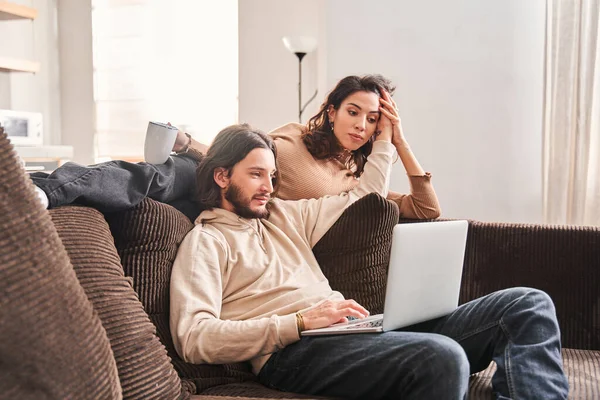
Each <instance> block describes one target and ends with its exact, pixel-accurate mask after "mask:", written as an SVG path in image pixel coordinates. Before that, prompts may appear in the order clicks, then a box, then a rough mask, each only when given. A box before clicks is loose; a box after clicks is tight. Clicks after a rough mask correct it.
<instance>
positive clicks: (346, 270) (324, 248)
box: [313, 193, 399, 314]
mask: <svg viewBox="0 0 600 400" xmlns="http://www.w3.org/2000/svg"><path fill="white" fill-rule="evenodd" d="M398 217H399V211H398V206H397V205H396V204H395V203H393V202H391V201H388V200H386V199H385V198H384V197H381V196H380V195H378V194H376V193H371V194H369V195H367V196H365V197H363V198H362V199H360V200H358V201H357V202H355V203H354V204H352V205H351V206H350V207H348V209H347V210H346V211H344V213H343V214H342V216H341V217H340V218H339V219H338V220H337V222H336V223H335V224H334V225H333V226H332V227H331V228H330V229H329V231H327V233H326V234H325V236H323V237H322V238H321V240H319V242H318V243H317V244H316V245H315V246H314V247H313V253H314V255H315V257H316V258H317V261H318V262H319V265H320V266H321V270H322V271H323V273H324V274H325V276H326V277H327V279H328V280H329V284H330V285H331V287H332V288H333V289H334V290H337V291H339V292H341V293H342V294H343V295H344V297H346V298H347V299H354V300H356V301H357V302H358V303H360V304H361V305H363V306H364V307H365V308H366V309H367V310H369V311H370V312H371V314H379V313H382V312H383V303H384V300H385V286H386V283H387V270H388V265H389V261H390V247H391V245H392V231H393V228H394V226H395V225H396V223H397V222H398Z"/></svg>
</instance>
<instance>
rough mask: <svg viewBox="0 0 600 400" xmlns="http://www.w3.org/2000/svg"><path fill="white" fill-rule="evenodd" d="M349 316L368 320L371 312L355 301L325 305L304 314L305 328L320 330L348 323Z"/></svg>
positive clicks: (329, 302)
mask: <svg viewBox="0 0 600 400" xmlns="http://www.w3.org/2000/svg"><path fill="white" fill-rule="evenodd" d="M347 316H350V317H355V318H366V317H368V316H369V312H368V311H367V310H366V309H365V308H364V307H363V306H361V305H360V304H358V303H357V302H356V301H354V300H342V301H332V300H326V301H324V302H323V303H321V304H319V305H317V306H316V307H314V308H311V309H309V310H307V311H304V312H302V319H303V320H304V328H305V329H306V330H309V329H319V328H325V327H327V326H330V325H333V324H337V323H342V322H348V318H346V317H347Z"/></svg>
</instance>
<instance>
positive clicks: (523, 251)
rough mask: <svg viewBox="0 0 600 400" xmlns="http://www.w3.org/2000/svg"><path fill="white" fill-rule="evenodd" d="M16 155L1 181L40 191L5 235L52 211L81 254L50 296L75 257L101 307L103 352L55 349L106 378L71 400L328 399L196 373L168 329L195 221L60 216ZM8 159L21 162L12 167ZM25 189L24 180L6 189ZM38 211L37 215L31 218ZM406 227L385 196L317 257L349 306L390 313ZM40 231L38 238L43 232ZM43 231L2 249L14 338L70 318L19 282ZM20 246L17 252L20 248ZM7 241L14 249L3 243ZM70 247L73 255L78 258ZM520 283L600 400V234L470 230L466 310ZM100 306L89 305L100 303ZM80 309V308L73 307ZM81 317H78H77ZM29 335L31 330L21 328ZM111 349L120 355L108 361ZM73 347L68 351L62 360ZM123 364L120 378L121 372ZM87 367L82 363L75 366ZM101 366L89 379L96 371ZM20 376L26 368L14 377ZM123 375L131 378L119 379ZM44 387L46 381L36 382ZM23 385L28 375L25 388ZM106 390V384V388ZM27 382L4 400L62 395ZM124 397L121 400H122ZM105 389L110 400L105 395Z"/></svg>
mask: <svg viewBox="0 0 600 400" xmlns="http://www.w3.org/2000/svg"><path fill="white" fill-rule="evenodd" d="M0 139H1V138H0ZM0 144H2V143H0ZM2 145H3V146H4V144H2ZM0 147H1V146H0ZM5 150H6V149H3V148H0V151H3V153H0V173H2V175H1V176H0V179H3V180H4V179H6V177H7V176H12V175H15V176H16V174H22V176H21V177H18V176H16V177H13V178H15V180H16V181H19V182H21V181H22V182H23V184H22V185H21V186H23V187H24V188H25V189H27V190H29V192H27V193H26V196H28V197H27V198H28V199H29V200H28V201H29V203H27V202H26V203H25V206H24V205H23V202H22V201H21V202H20V203H18V202H17V201H18V200H15V199H18V197H15V194H14V190H13V189H10V190H11V196H3V197H1V200H2V204H0V205H1V206H2V210H3V212H5V210H14V209H15V208H16V207H17V205H18V207H20V208H19V209H20V210H21V211H22V212H21V214H14V215H19V217H18V220H16V221H15V220H13V219H14V218H13V217H12V215H2V220H1V221H0V222H1V224H0V226H1V227H3V229H4V228H7V227H9V228H10V229H11V232H12V231H13V230H14V227H15V226H20V225H19V224H22V222H23V221H38V220H40V221H42V222H44V221H46V220H45V218H48V214H49V218H51V222H52V223H49V220H48V224H44V223H39V222H35V223H33V222H32V223H31V224H30V225H31V227H33V226H44V227H45V228H44V229H45V231H40V232H37V233H38V234H39V235H41V234H42V233H43V235H42V236H40V237H42V238H43V237H50V236H51V237H55V238H56V240H55V241H54V242H53V241H48V240H43V239H39V238H38V239H39V240H41V242H39V243H43V244H44V245H45V246H46V247H48V248H50V247H52V248H54V249H58V250H60V251H66V254H67V255H68V259H67V258H66V257H64V259H61V260H63V263H62V264H61V265H63V267H62V269H61V270H60V271H62V272H61V273H62V275H60V276H58V277H48V278H45V280H44V281H43V282H45V286H44V287H43V288H42V289H43V291H44V292H47V291H48V290H49V289H48V288H50V290H51V291H53V293H54V292H56V293H57V294H60V293H61V291H64V290H66V289H64V285H65V278H64V275H65V274H66V273H67V272H68V271H67V272H65V271H66V269H65V268H67V267H66V266H65V262H66V263H68V262H69V261H70V266H69V267H68V268H72V270H73V271H74V275H75V276H70V277H69V279H70V281H69V282H68V284H69V285H70V286H69V288H71V291H73V290H74V291H75V292H76V293H77V294H78V296H79V297H76V296H75V297H74V296H73V295H71V294H69V296H68V298H69V299H71V302H72V303H74V304H75V306H76V307H75V308H76V309H77V310H79V309H82V310H88V311H87V313H88V314H89V312H90V311H89V310H91V309H93V312H94V315H88V314H86V315H87V317H89V319H90V321H92V322H86V323H85V324H83V327H86V326H90V327H91V326H92V325H93V326H94V327H95V328H97V329H96V331H94V332H96V334H95V336H94V338H95V339H94V340H96V341H97V343H98V344H96V345H95V346H96V347H97V348H98V349H100V348H102V351H100V350H98V352H97V351H95V350H94V349H95V348H93V347H90V346H92V344H91V343H93V342H92V341H91V340H92V337H91V336H89V334H87V335H88V336H87V338H88V339H87V340H85V341H82V342H81V343H84V344H86V346H87V347H85V348H83V347H82V349H83V350H76V349H79V347H81V346H79V347H77V346H73V348H74V350H73V351H74V353H73V354H70V353H69V351H68V346H66V344H65V343H63V342H65V340H63V341H62V342H61V343H62V344H61V346H62V347H60V351H53V352H51V354H52V356H53V357H57V360H58V361H55V360H50V361H52V363H54V364H52V363H50V364H49V365H62V364H64V363H62V364H61V363H60V361H61V359H63V358H64V360H67V359H68V358H69V357H71V359H76V360H77V359H81V358H82V357H88V358H89V360H90V362H89V363H88V364H90V365H92V366H89V367H88V369H86V370H85V371H88V370H89V371H92V372H94V373H96V374H100V373H102V374H103V375H102V377H103V378H102V380H101V379H100V378H94V379H91V375H90V379H89V382H87V381H86V382H85V383H78V386H76V385H75V384H74V383H73V382H74V381H73V379H75V378H69V379H71V381H70V384H71V386H72V387H73V388H76V389H73V390H77V391H78V392H77V393H79V395H78V396H76V397H68V398H81V399H92V398H121V396H122V398H126V399H177V398H179V399H188V398H194V399H196V398H197V399H221V400H224V399H233V398H236V399H245V398H253V399H275V398H290V399H291V398H298V399H301V398H315V397H314V396H302V395H298V394H293V393H283V392H280V391H276V390H273V389H270V388H266V387H264V386H262V385H260V384H259V383H258V382H257V381H256V379H255V377H254V376H253V375H252V373H251V372H250V368H249V366H248V365H247V364H246V363H238V364H229V365H191V364H187V363H185V362H184V361H182V360H181V359H180V358H179V357H178V356H177V354H176V353H175V351H174V347H173V343H172V339H171V335H170V332H169V325H168V317H169V316H168V313H169V280H170V271H171V267H172V263H173V260H174V258H175V256H176V253H177V247H178V245H179V243H180V242H181V240H182V239H183V237H184V236H185V235H186V233H187V232H188V231H189V230H190V229H191V228H192V223H191V222H190V221H189V220H188V219H187V218H186V217H185V216H184V215H183V214H181V213H180V212H178V211H177V210H175V209H174V208H172V207H170V206H168V205H166V204H162V203H158V202H156V201H153V200H150V199H147V200H145V201H144V202H142V203H141V204H140V205H138V206H137V207H135V208H133V209H130V210H127V211H124V212H119V213H112V214H105V215H103V214H101V213H100V212H98V211H96V210H94V209H92V208H88V207H83V206H69V207H60V208H57V209H53V210H50V211H49V213H46V212H45V211H43V210H40V208H39V207H41V206H39V205H35V207H34V204H33V202H32V200H31V199H33V198H35V195H34V194H33V190H32V187H31V182H28V179H27V178H26V177H25V174H24V173H23V172H22V169H21V170H19V168H18V166H17V167H15V166H14V165H13V164H14V163H4V162H3V159H4V160H5V159H6V157H7V152H6V151H5ZM5 164H6V165H9V166H10V167H4V165H5ZM7 171H8V172H7ZM11 174H12V175H11ZM2 182H4V181H2ZM13 186H14V185H12V184H11V185H8V186H6V187H7V188H12V187H13ZM3 188H4V186H3ZM25 189H23V190H25ZM6 190H9V189H6ZM27 190H25V191H27ZM11 202H13V203H11ZM4 203H6V204H4ZM36 207H37V208H36ZM29 209H31V211H28V210H29ZM6 212H8V211H6ZM28 213H29V214H30V215H29V216H27V215H28ZM44 214H46V216H44ZM33 217H35V218H33ZM11 218H12V219H11ZM32 218H33V219H32ZM397 221H398V209H397V206H396V205H395V204H393V203H391V202H388V201H387V200H385V199H384V198H382V197H380V196H378V195H375V194H372V195H369V196H367V197H365V198H364V199H361V200H360V201H359V202H357V203H355V204H354V205H352V206H351V207H350V208H349V209H348V210H347V211H346V212H345V213H344V215H343V216H342V217H341V218H340V220H338V222H337V223H336V224H335V225H334V226H333V227H332V228H331V230H330V231H329V232H328V233H327V235H326V236H325V237H323V239H322V240H321V241H320V242H319V243H318V244H317V245H316V246H315V248H314V253H315V255H316V257H317V259H318V260H319V262H320V265H321V266H322V268H323V271H324V273H325V274H326V275H327V277H328V279H329V280H330V283H331V286H332V287H333V288H334V289H337V290H339V291H341V292H342V293H344V295H345V296H346V297H348V298H354V299H356V300H357V301H358V302H360V303H361V304H363V305H365V306H366V307H367V308H368V309H370V310H371V312H373V313H378V312H381V311H382V308H383V298H384V290H385V280H386V269H387V264H388V260H389V248H390V244H391V232H392V227H393V226H394V224H396V223H397ZM31 227H29V228H28V229H30V230H31ZM51 228H53V229H54V231H53V232H54V233H52V232H50V230H52V229H51ZM44 232H45V233H44ZM48 232H49V233H48ZM35 233H36V232H29V233H28V234H27V235H26V234H23V235H21V236H20V238H21V239H19V240H21V241H22V242H21V243H23V246H22V251H16V250H13V251H11V252H8V251H6V248H2V249H0V251H3V253H0V255H1V256H2V260H3V262H4V261H5V260H9V261H11V262H10V263H9V264H6V265H7V266H8V267H6V268H4V266H3V269H0V272H1V273H2V275H1V276H0V278H2V279H0V285H2V290H3V291H5V293H10V294H11V295H10V296H9V297H5V298H4V301H3V303H2V308H0V309H1V310H2V314H1V315H0V316H1V317H2V320H1V321H0V322H2V324H0V328H1V329H2V332H4V328H5V324H6V321H5V318H4V317H5V316H7V315H8V313H7V311H15V312H17V311H18V312H22V311H19V310H27V311H28V312H29V313H30V314H32V315H42V314H44V312H45V314H48V313H56V314H53V315H56V318H62V317H61V316H60V313H58V311H52V310H53V308H52V307H53V306H54V305H56V304H54V303H55V301H50V300H47V301H46V302H44V301H42V300H40V299H39V298H38V297H36V296H24V295H23V294H22V293H21V292H23V293H25V294H27V293H30V292H31V293H33V290H35V287H36V284H35V282H36V281H34V282H33V284H32V283H31V281H28V282H29V284H28V285H29V286H27V285H22V284H20V283H19V282H20V281H18V280H17V278H15V276H17V275H19V276H18V278H19V279H21V280H27V279H30V278H31V276H34V275H35V274H30V275H31V276H29V275H27V276H23V274H24V273H22V271H23V267H22V266H23V265H29V264H31V266H32V268H33V270H40V268H37V269H36V264H35V263H34V262H30V263H29V264H23V263H24V262H28V261H27V260H30V259H31V258H32V254H33V252H34V251H35V249H39V248H40V247H38V246H34V245H33V244H34V243H30V241H28V240H27V237H31V235H33V234H35ZM28 235H29V236H28ZM52 235H54V236H52ZM13 236H14V235H13ZM58 238H59V239H60V240H58ZM7 243H8V245H12V246H14V245H15V243H16V242H14V241H13V242H7ZM4 244H6V243H4V242H3V245H4ZM28 245H29V246H30V248H29V247H27V246H28ZM61 246H64V249H63V248H62V247H61ZM42 247H44V246H42ZM48 251H50V250H48ZM59 253H60V252H59ZM38 254H39V252H38ZM40 257H41V256H39V255H38V258H37V261H36V262H38V263H43V260H40ZM55 259H57V258H56V257H47V259H46V262H50V263H52V265H54V264H56V261H55ZM19 266H21V267H19ZM19 268H20V269H19ZM44 268H49V266H48V265H46V266H45V267H43V266H42V268H41V270H44ZM14 271H17V272H14ZM9 272H10V273H9ZM75 277H76V279H75ZM77 282H78V283H77ZM76 286H77V287H76ZM512 286H531V287H535V288H539V289H542V290H544V291H546V292H547V293H549V294H550V296H551V297H552V298H553V300H554V302H555V304H556V309H557V314H558V319H559V322H560V325H561V329H562V343H563V346H564V348H565V349H564V352H563V354H564V364H565V369H566V371H567V373H568V375H569V383H570V386H571V394H570V398H572V399H593V398H598V397H599V396H600V291H599V289H598V288H599V287H600V229H599V228H592V227H566V226H541V225H524V224H497V223H484V222H478V221H470V222H469V234H468V243H467V251H466V258H465V266H464V272H463V280H462V289H461V297H460V301H461V302H466V301H469V300H471V299H474V298H476V297H479V296H482V295H485V294H487V293H490V292H492V291H495V290H498V289H502V288H507V287H512ZM17 289H18V290H17ZM20 291H21V292H20ZM65 293H71V292H65ZM84 294H85V296H84ZM46 297H48V296H46ZM63 297H64V296H63ZM86 297H87V302H89V304H87V303H86ZM84 303H85V304H84ZM90 304H91V307H90ZM17 306H18V308H16V307H17ZM68 307H71V308H72V307H74V306H73V304H71V305H70V306H68ZM63 308H64V307H63ZM63 308H59V309H58V310H62V309H63ZM69 310H70V313H71V314H73V311H72V309H69ZM45 314H44V315H45ZM11 315H12V314H11ZM16 315H18V314H16ZM28 315H29V314H28ZM49 318H50V319H51V315H50V316H47V320H48V319H49ZM65 318H66V317H65ZM82 318H83V317H82ZM80 319H81V318H80ZM98 320H99V322H98ZM61 321H64V322H62V323H61V324H59V325H61V326H60V327H62V328H63V330H65V331H68V332H71V333H72V332H78V331H77V329H76V328H77V327H78V326H79V325H81V324H80V323H79V322H77V321H78V320H75V319H73V318H71V319H70V320H69V319H68V318H66V319H64V318H63V319H61ZM15 323H16V322H15ZM100 323H101V327H100ZM70 324H72V325H73V326H71V325H70ZM75 324H78V326H75ZM90 324H92V325H90ZM86 329H87V328H86ZM89 329H91V328H89ZM89 329H88V331H89ZM98 329H101V331H98ZM102 329H103V330H102ZM11 332H12V331H11ZM15 332H16V333H18V332H19V330H18V329H17V330H15ZM98 332H100V333H98ZM16 333H15V334H16ZM35 335H38V336H42V337H43V336H44V335H45V336H48V335H49V330H46V331H32V333H31V334H29V333H28V336H26V337H24V339H23V341H24V343H32V342H35V341H38V340H40V341H41V340H42V339H40V338H39V337H38V336H35ZM57 335H58V334H57ZM60 335H65V334H64V333H61V334H60ZM98 335H100V336H98ZM102 335H104V339H103V338H102V337H101V336H102ZM96 336H98V337H96ZM58 337H66V336H58ZM25 339H26V340H25ZM50 339H52V340H48V338H46V339H45V340H46V341H45V342H43V343H41V342H40V343H41V344H40V348H44V346H46V347H47V346H51V345H52V344H51V343H53V341H56V339H57V336H51V337H50ZM106 339H108V343H107V340H106ZM66 342H67V343H68V341H66ZM48 343H50V344H48ZM108 344H110V350H111V351H112V353H107V350H106V349H107V347H106V346H108ZM11 346H12V347H11ZM11 346H7V347H6V348H4V347H2V348H0V349H1V350H2V353H1V354H0V357H5V354H9V353H10V354H15V351H17V352H18V351H19V347H18V346H25V345H24V344H21V343H20V342H18V341H15V342H13V343H12V344H11ZM15 346H17V347H16V350H15ZM32 348H34V347H32ZM8 349H9V350H8ZM85 349H87V350H85ZM57 350H58V348H57ZM75 351H77V352H76V353H75ZM61 352H62V354H63V355H64V357H62V358H61ZM16 354H19V353H16ZM35 354H36V356H38V357H40V360H42V361H44V362H45V361H48V360H47V359H45V358H44V354H43V352H42V351H38V352H37V353H35ZM107 354H112V358H111V359H110V360H106V356H107ZM42 361H28V362H27V363H24V365H23V366H22V368H24V369H23V370H24V371H26V372H23V373H22V374H21V375H19V376H27V371H36V370H37V373H42V374H43V373H44V371H43V368H42V367H41V365H42V364H41V363H42ZM32 363H37V364H38V365H39V366H38V367H37V369H36V368H32V365H31V364H32ZM115 365H116V372H115V373H113V372H112V371H113V369H114V368H115ZM99 366H102V367H105V368H100V367H99ZM34 367H35V365H34ZM1 368H2V366H0V372H1V374H0V375H1V376H7V375H6V374H5V372H4V371H3V370H1ZM15 368H16V367H15ZM19 368H21V366H19ZM44 368H46V367H44ZM65 368H67V367H65ZM77 368H79V367H77ZM493 368H494V367H493V365H491V366H490V367H489V368H488V369H487V370H486V371H483V372H481V373H480V374H478V375H476V376H473V378H472V383H471V393H470V398H474V399H490V398H491V396H492V395H491V383H490V379H491V373H492V371H493ZM67 369H68V368H67ZM73 369H74V367H73V368H71V370H73ZM89 371H88V372H86V373H90V374H91V372H89ZM13 372H15V371H11V373H13ZM71 372H74V371H71ZM117 372H118V381H115V379H117V375H116V373H117ZM13 375H18V374H16V373H14V374H13ZM60 376H62V375H60V374H59V372H58V370H57V371H56V374H55V376H54V377H52V378H48V380H49V381H50V382H53V385H54V386H55V387H60V385H58V384H57V382H59V381H58V379H59V378H58V377H60ZM74 376H75V375H74ZM35 379H38V380H39V378H35ZM35 379H33V378H32V381H33V380H35ZM22 382H27V380H26V379H22ZM11 385H12V383H11ZM65 385H66V384H65ZM94 385H99V386H102V385H105V386H106V387H105V388H104V389H103V388H102V387H97V388H95V387H94ZM7 387H8V388H9V389H10V391H6V392H5V391H4V390H3V389H5V388H7ZM22 387H26V385H24V384H23V385H21V386H19V385H12V386H10V385H9V386H7V382H4V381H0V398H9V397H6V396H5V395H6V394H7V393H10V398H20V399H27V398H61V397H52V396H40V394H44V393H45V392H44V390H42V389H43V388H42V389H40V390H37V391H31V392H27V393H25V392H24V391H23V390H22ZM116 391H118V392H119V393H120V395H115V393H116ZM56 393H59V392H56ZM60 393H63V394H64V393H66V392H64V391H63V392H60ZM99 393H104V394H103V395H101V396H100V395H99ZM34 394H35V395H34ZM64 396H66V395H64ZM64 398H67V397H64Z"/></svg>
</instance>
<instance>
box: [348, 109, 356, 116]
mask: <svg viewBox="0 0 600 400" xmlns="http://www.w3.org/2000/svg"><path fill="white" fill-rule="evenodd" d="M348 113H349V114H350V115H352V116H354V115H356V111H354V110H350V111H348Z"/></svg>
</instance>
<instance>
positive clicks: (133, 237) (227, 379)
mask: <svg viewBox="0 0 600 400" xmlns="http://www.w3.org/2000/svg"><path fill="white" fill-rule="evenodd" d="M105 217H106V219H107V221H108V222H109V224H110V228H111V230H112V233H113V236H114V238H115V244H116V246H117V250H118V252H119V255H120V256H121V263H122V265H123V268H124V270H125V274H126V275H127V276H130V277H131V278H132V279H133V287H134V288H135V290H136V292H137V293H138V295H139V297H140V300H141V302H142V304H143V305H144V308H145V309H146V312H147V313H148V315H149V316H150V320H151V321H152V322H153V323H154V325H155V326H156V329H157V334H158V337H159V338H160V340H161V341H162V343H163V344H164V345H165V347H166V348H167V352H168V354H169V357H171V360H172V362H173V365H174V366H175V369H176V370H177V372H178V373H179V375H180V377H181V378H182V379H183V380H187V381H188V383H194V385H195V386H196V387H197V392H198V393H199V392H201V391H202V390H204V389H206V388H209V387H212V386H216V385H223V384H227V383H236V382H245V381H249V380H255V379H256V377H255V376H254V374H252V372H251V370H250V367H249V365H248V364H247V363H235V364H226V365H206V364H205V365H195V364H189V363H186V362H185V361H183V360H182V359H181V358H180V357H179V355H178V354H177V352H176V351H175V346H174V345H173V339H172V336H171V331H170V329H169V300H170V299H169V286H170V281H171V269H172V267H173V261H175V256H176V255H177V249H178V247H179V244H180V243H181V241H182V240H183V238H184V237H185V235H186V234H187V233H188V232H189V231H190V230H191V229H192V227H193V225H192V223H191V222H190V220H189V219H188V218H187V217H185V216H184V215H183V214H182V213H180V212H179V211H177V210H176V209H174V208H173V207H171V206H169V205H166V204H163V203H159V202H157V201H154V200H152V199H145V200H144V201H143V202H142V203H140V204H139V205H138V206H136V207H134V208H132V209H130V210H127V211H123V212H119V213H109V214H106V215H105Z"/></svg>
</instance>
